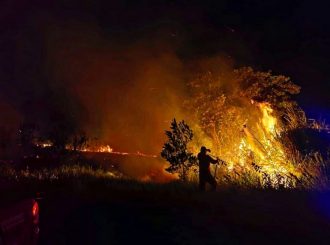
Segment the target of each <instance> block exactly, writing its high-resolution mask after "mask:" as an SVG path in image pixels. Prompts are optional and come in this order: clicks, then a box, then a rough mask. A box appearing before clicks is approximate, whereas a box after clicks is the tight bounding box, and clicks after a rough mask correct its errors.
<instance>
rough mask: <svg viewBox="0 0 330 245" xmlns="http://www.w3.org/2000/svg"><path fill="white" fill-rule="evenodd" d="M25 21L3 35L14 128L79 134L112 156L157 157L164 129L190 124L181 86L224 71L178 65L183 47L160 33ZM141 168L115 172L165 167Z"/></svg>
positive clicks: (164, 30) (51, 19)
mask: <svg viewBox="0 0 330 245" xmlns="http://www.w3.org/2000/svg"><path fill="white" fill-rule="evenodd" d="M32 13H33V17H31V16H28V17H26V20H27V21H26V26H23V27H20V28H18V29H17V32H18V34H17V35H16V34H13V33H7V34H8V35H7V36H8V37H9V38H8V40H5V41H4V42H7V43H12V42H13V43H15V45H16V46H15V47H14V46H13V47H11V49H9V50H8V51H7V52H5V54H7V56H8V57H7V58H9V57H11V55H12V54H14V59H12V60H9V62H10V63H11V64H12V65H13V66H14V69H12V70H11V71H10V72H8V71H7V72H5V73H1V75H2V77H6V78H8V79H7V80H6V84H2V88H3V90H4V91H7V92H8V91H9V92H8V93H7V94H6V95H5V97H6V100H7V101H9V103H10V104H11V105H12V106H13V107H14V110H16V111H18V112H19V114H20V115H21V118H20V119H18V120H17V121H21V122H22V121H27V122H32V123H36V124H37V125H39V127H40V129H41V131H43V132H49V131H51V130H52V129H53V128H60V129H62V130H66V131H69V130H83V131H85V132H86V134H87V135H88V136H89V137H90V138H97V139H98V140H99V141H101V142H102V143H104V144H108V145H110V146H111V147H112V148H113V149H114V150H115V151H125V152H137V151H140V152H144V153H147V154H157V155H158V154H159V152H160V150H161V147H162V145H163V143H164V141H165V134H164V130H165V129H167V128H168V127H169V125H170V121H171V120H172V119H173V118H174V117H175V118H177V119H179V120H180V119H189V115H187V113H186V112H185V111H184V109H183V108H184V107H183V106H182V104H183V101H184V100H185V98H186V96H187V91H186V82H187V80H189V79H190V78H191V76H192V75H193V74H194V73H195V72H198V71H201V70H205V69H208V68H210V69H214V70H216V69H215V67H216V66H218V65H219V64H220V66H223V67H225V68H224V70H226V69H229V67H231V62H228V60H226V59H222V58H220V59H219V58H216V59H208V58H207V59H201V58H198V59H191V60H189V61H187V60H186V59H183V58H182V57H179V55H178V53H180V52H178V50H180V49H181V50H182V49H183V50H184V48H182V45H183V43H184V42H182V41H181V40H180V37H178V36H177V34H176V32H175V31H173V30H172V28H169V27H166V26H165V27H157V26H156V27H154V26H153V27H152V29H151V30H150V31H149V30H148V31H146V32H145V31H144V30H143V29H142V31H141V34H139V35H138V38H132V40H130V35H129V34H127V35H126V34H123V35H120V34H118V33H117V34H118V36H116V35H115V34H116V32H111V31H110V33H111V35H110V36H109V35H108V34H109V31H108V32H107V31H105V30H104V28H102V27H100V25H99V24H98V22H97V21H96V20H95V19H94V18H93V17H91V15H90V14H84V13H81V14H80V16H79V18H76V17H77V16H75V17H73V18H71V17H70V16H64V17H63V18H58V16H57V15H58V14H53V15H52V14H50V15H49V16H48V15H47V13H49V12H44V13H42V11H40V10H36V11H35V12H32ZM133 37H136V36H134V35H133ZM188 50H189V48H188ZM2 63H4V61H3V62H2ZM207 67H208V68H207ZM146 162H147V163H144V164H142V163H140V162H139V163H134V162H133V161H128V162H124V163H123V166H122V168H123V169H124V170H125V171H126V172H129V173H130V174H131V175H134V174H136V175H137V176H143V175H145V174H146V172H147V173H148V172H150V171H151V172H152V171H154V169H156V170H159V171H162V169H163V165H164V164H165V162H163V161H162V160H159V159H157V160H155V161H153V163H150V162H152V160H150V159H146ZM136 169H139V171H136ZM152 169H153V170H152Z"/></svg>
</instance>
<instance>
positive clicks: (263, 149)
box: [194, 102, 301, 187]
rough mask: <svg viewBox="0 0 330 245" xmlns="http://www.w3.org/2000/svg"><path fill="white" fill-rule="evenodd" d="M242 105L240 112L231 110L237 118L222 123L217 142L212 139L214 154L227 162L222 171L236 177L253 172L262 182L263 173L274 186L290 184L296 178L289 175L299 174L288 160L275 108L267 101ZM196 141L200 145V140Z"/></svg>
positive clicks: (263, 178) (287, 185)
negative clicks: (227, 122)
mask: <svg viewBox="0 0 330 245" xmlns="http://www.w3.org/2000/svg"><path fill="white" fill-rule="evenodd" d="M244 106H245V107H244V110H241V111H240V110H239V109H233V113H234V115H236V116H235V117H236V118H234V119H233V120H232V121H230V123H229V124H228V125H227V124H222V125H221V126H222V127H223V129H222V132H223V134H219V135H220V145H216V144H217V143H216V141H215V140H213V145H212V146H213V149H214V150H215V152H214V153H213V154H214V155H216V156H219V157H220V158H221V159H223V160H224V161H226V162H227V165H226V167H224V168H223V173H222V174H225V175H226V174H227V175H230V176H232V177H233V178H236V177H237V176H238V175H240V174H244V172H247V171H250V172H251V171H253V172H254V173H255V174H256V175H257V176H259V179H260V182H262V181H265V176H266V177H267V178H268V180H267V181H269V182H270V184H271V185H273V187H276V186H279V185H284V186H285V187H292V185H294V183H293V181H295V180H294V178H293V177H292V176H296V177H299V176H300V175H301V173H300V171H299V170H298V169H297V168H296V167H295V166H294V165H293V163H292V162H291V161H290V160H289V157H288V156H287V153H286V151H285V146H283V144H282V142H281V140H280V139H281V133H283V131H284V130H283V128H282V126H281V124H280V123H279V121H280V120H279V119H278V118H277V117H276V113H275V111H274V109H273V108H272V106H271V105H270V104H269V103H257V102H253V103H251V104H250V103H248V102H247V104H245V105H244ZM234 110H236V111H234ZM239 122H241V123H242V124H241V126H239ZM196 132H199V131H198V130H197V131H196ZM197 134H198V133H197ZM197 137H198V138H201V137H202V136H201V135H197ZM204 137H205V136H204ZM221 137H223V138H221ZM208 139H210V138H208ZM203 142H207V141H206V140H204V141H203ZM196 144H199V145H200V142H198V143H196ZM194 148H197V146H195V147H194ZM218 149H219V150H218ZM220 149H221V150H220ZM255 170H256V171H255ZM220 174H221V173H220ZM218 177H220V178H221V176H219V175H218Z"/></svg>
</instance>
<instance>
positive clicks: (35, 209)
mask: <svg viewBox="0 0 330 245" xmlns="http://www.w3.org/2000/svg"><path fill="white" fill-rule="evenodd" d="M38 214H39V205H38V203H37V202H34V204H33V206H32V215H33V217H36V216H37V215H38Z"/></svg>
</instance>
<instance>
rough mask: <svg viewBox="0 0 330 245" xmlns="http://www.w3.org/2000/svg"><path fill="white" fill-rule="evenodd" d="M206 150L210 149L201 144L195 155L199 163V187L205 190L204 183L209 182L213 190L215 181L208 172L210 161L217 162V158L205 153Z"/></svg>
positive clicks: (215, 184)
mask: <svg viewBox="0 0 330 245" xmlns="http://www.w3.org/2000/svg"><path fill="white" fill-rule="evenodd" d="M207 152H211V150H210V149H207V148H206V147H205V146H202V147H201V151H200V153H198V155H197V158H198V163H199V188H200V190H201V191H205V184H206V183H209V184H210V185H211V187H212V191H215V190H216V188H217V182H216V180H215V178H214V177H213V176H212V174H211V172H210V163H212V164H217V163H219V160H218V159H213V158H212V157H210V156H209V155H207Z"/></svg>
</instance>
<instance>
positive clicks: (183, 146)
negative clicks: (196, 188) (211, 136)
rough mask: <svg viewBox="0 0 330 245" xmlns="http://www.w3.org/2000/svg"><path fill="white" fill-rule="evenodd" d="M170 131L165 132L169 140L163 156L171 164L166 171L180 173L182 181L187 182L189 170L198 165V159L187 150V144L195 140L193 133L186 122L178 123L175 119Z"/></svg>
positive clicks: (162, 153) (165, 145)
mask: <svg viewBox="0 0 330 245" xmlns="http://www.w3.org/2000/svg"><path fill="white" fill-rule="evenodd" d="M170 129H171V130H169V131H165V134H166V136H167V138H168V140H167V142H166V143H165V144H164V146H163V149H162V152H161V156H162V157H163V158H164V159H166V160H167V161H168V162H169V163H170V164H171V166H170V167H168V168H167V169H166V171H168V172H169V173H178V174H179V177H180V179H181V180H182V181H186V180H187V175H188V171H189V168H190V167H192V166H193V165H195V164H196V163H197V159H196V157H195V156H194V155H193V154H192V153H191V152H189V151H188V149H187V144H188V143H189V142H190V141H191V140H192V138H193V131H192V130H191V129H190V128H189V126H188V125H187V124H186V123H185V122H184V121H181V122H179V123H177V121H176V120H175V118H174V119H173V121H172V122H171V127H170Z"/></svg>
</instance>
